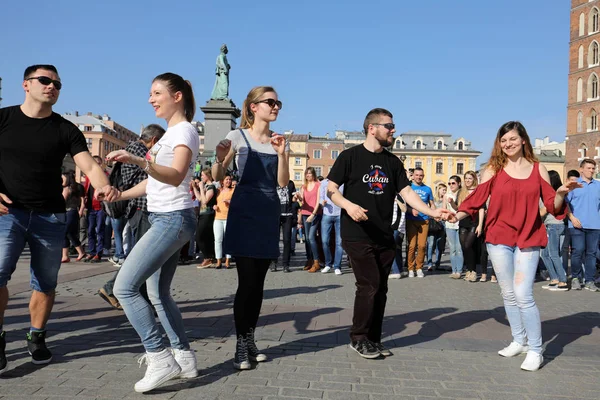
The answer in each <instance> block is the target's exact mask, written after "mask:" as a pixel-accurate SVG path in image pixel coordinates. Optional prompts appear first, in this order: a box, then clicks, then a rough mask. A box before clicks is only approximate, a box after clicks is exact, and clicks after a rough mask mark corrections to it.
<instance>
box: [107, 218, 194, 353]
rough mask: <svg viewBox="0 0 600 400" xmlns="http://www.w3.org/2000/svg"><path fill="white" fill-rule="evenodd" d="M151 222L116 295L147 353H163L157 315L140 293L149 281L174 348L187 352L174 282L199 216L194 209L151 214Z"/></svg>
mask: <svg viewBox="0 0 600 400" xmlns="http://www.w3.org/2000/svg"><path fill="white" fill-rule="evenodd" d="M150 223H151V224H152V226H151V227H150V230H148V232H146V234H145V235H144V236H142V237H141V239H140V240H139V241H138V242H137V243H136V244H135V246H134V248H133V249H132V250H131V253H129V257H127V259H126V260H125V262H124V263H123V266H122V267H121V269H120V270H119V275H118V276H117V280H116V282H115V286H114V289H113V291H114V295H115V296H116V297H117V299H119V302H120V303H121V306H123V310H124V311H125V314H126V315H127V318H128V319H129V322H130V323H131V325H132V326H133V328H134V329H135V330H136V332H137V333H138V335H139V336H140V338H141V339H142V344H143V345H144V347H145V349H146V351H148V352H158V351H162V350H163V349H164V348H165V346H164V345H163V341H162V335H161V333H160V331H159V329H158V324H157V323H156V319H155V318H154V312H153V311H152V307H150V305H148V303H147V302H146V301H145V300H144V298H143V297H142V295H141V294H140V286H142V284H143V283H144V282H146V285H147V287H148V297H149V298H150V302H151V303H152V306H153V307H154V309H155V310H156V312H157V313H158V318H159V320H160V323H161V324H162V326H163V328H164V330H165V332H166V334H167V337H168V338H169V341H170V342H171V347H173V348H175V349H180V350H187V349H189V342H188V339H187V337H186V335H185V328H184V326H183V318H182V317H181V312H180V311H179V309H178V308H177V304H176V303H175V300H173V298H172V297H171V282H172V280H173V276H174V275H175V270H176V268H177V262H178V261H179V251H180V249H181V248H182V247H183V245H184V244H186V243H187V242H188V241H189V240H190V238H191V237H192V236H193V234H194V227H195V225H196V216H195V215H194V210H193V209H191V208H190V209H187V210H180V211H173V212H165V213H150Z"/></svg>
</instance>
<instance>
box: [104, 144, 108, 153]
mask: <svg viewBox="0 0 600 400" xmlns="http://www.w3.org/2000/svg"><path fill="white" fill-rule="evenodd" d="M104 153H105V154H106V153H108V142H104Z"/></svg>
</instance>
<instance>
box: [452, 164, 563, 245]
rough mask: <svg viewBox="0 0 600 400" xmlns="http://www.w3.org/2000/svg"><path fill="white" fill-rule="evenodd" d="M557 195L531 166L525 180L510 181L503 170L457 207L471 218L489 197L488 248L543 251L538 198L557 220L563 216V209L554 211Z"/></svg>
mask: <svg viewBox="0 0 600 400" xmlns="http://www.w3.org/2000/svg"><path fill="white" fill-rule="evenodd" d="M555 196H556V192H555V191H554V189H552V186H550V184H549V183H548V182H546V181H545V180H544V179H543V178H542V177H541V175H540V171H539V164H538V163H535V164H534V165H533V170H532V171H531V175H529V177H528V178H526V179H516V178H512V177H510V176H509V175H508V174H507V173H506V172H504V169H502V170H501V171H500V172H499V173H497V174H496V175H494V176H493V177H492V179H490V180H489V181H487V182H485V183H483V184H481V185H479V186H477V189H475V191H474V192H473V193H471V194H470V195H469V196H468V197H467V198H466V199H465V200H464V201H463V202H462V203H461V204H460V205H459V207H458V211H462V212H465V213H467V214H469V215H471V217H474V216H475V215H476V213H477V212H478V211H479V209H480V208H482V207H483V205H484V204H485V202H486V201H487V199H488V197H489V198H490V204H489V206H488V212H487V220H486V223H485V239H486V240H485V241H486V242H487V243H491V244H503V245H506V246H510V247H514V246H517V247H519V248H520V249H526V248H528V247H536V246H540V247H545V246H546V245H547V244H548V237H547V233H546V228H545V227H544V224H543V223H542V218H541V217H540V207H539V200H540V198H541V199H542V201H543V202H544V206H545V207H546V209H547V210H548V212H549V213H550V214H552V215H554V216H556V217H557V218H558V219H564V218H565V216H566V207H565V205H564V203H563V206H562V207H561V209H560V210H555V209H554V197H555Z"/></svg>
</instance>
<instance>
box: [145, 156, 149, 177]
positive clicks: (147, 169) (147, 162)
mask: <svg viewBox="0 0 600 400" xmlns="http://www.w3.org/2000/svg"><path fill="white" fill-rule="evenodd" d="M144 161H146V167H144V171H146V173H147V174H148V175H150V161H148V160H147V159H144Z"/></svg>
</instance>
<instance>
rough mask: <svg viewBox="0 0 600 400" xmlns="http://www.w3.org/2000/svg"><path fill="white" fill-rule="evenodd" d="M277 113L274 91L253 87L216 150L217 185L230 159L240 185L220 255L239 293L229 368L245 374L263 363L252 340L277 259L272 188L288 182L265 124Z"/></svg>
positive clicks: (284, 159)
mask: <svg viewBox="0 0 600 400" xmlns="http://www.w3.org/2000/svg"><path fill="white" fill-rule="evenodd" d="M279 110H281V102H280V101H279V100H278V97H277V93H276V92H275V89H273V88H272V87H269V86H259V87H255V88H254V89H252V90H251V91H250V93H248V96H247V97H246V100H244V105H243V110H242V122H241V129H239V130H235V131H231V132H229V133H228V134H227V137H226V139H225V140H222V141H221V142H220V143H219V145H218V146H217V149H216V155H217V162H216V163H215V165H213V176H214V177H215V179H216V180H221V179H222V177H223V175H224V173H225V169H227V166H228V165H230V163H231V161H232V160H233V158H234V157H235V158H236V164H237V166H238V170H239V176H240V182H239V183H238V185H237V187H236V188H235V192H234V193H233V196H232V198H231V202H230V203H229V213H228V215H227V229H226V232H225V241H224V251H225V253H226V254H231V255H232V256H234V257H235V260H236V267H237V268H236V270H237V273H238V289H237V292H236V294H235V301H234V304H233V315H234V319H235V330H236V334H237V344H236V351H235V357H234V361H233V366H234V367H235V368H237V369H240V370H244V369H250V368H251V364H250V361H258V362H260V361H265V360H266V359H267V356H266V355H264V354H261V353H260V352H259V351H258V348H257V347H256V343H255V341H254V329H255V328H256V323H257V321H258V316H259V314H260V308H261V305H262V300H263V287H264V283H265V277H266V275H267V271H268V269H269V264H270V263H271V260H276V259H277V258H278V257H279V215H280V211H281V207H280V201H279V196H278V194H277V186H287V185H288V183H289V180H290V174H289V164H288V154H289V148H287V146H286V141H285V139H284V137H283V136H281V135H277V134H275V133H273V132H272V131H271V130H270V129H269V124H270V123H271V122H273V121H275V120H276V119H277V115H278V114H279Z"/></svg>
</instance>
